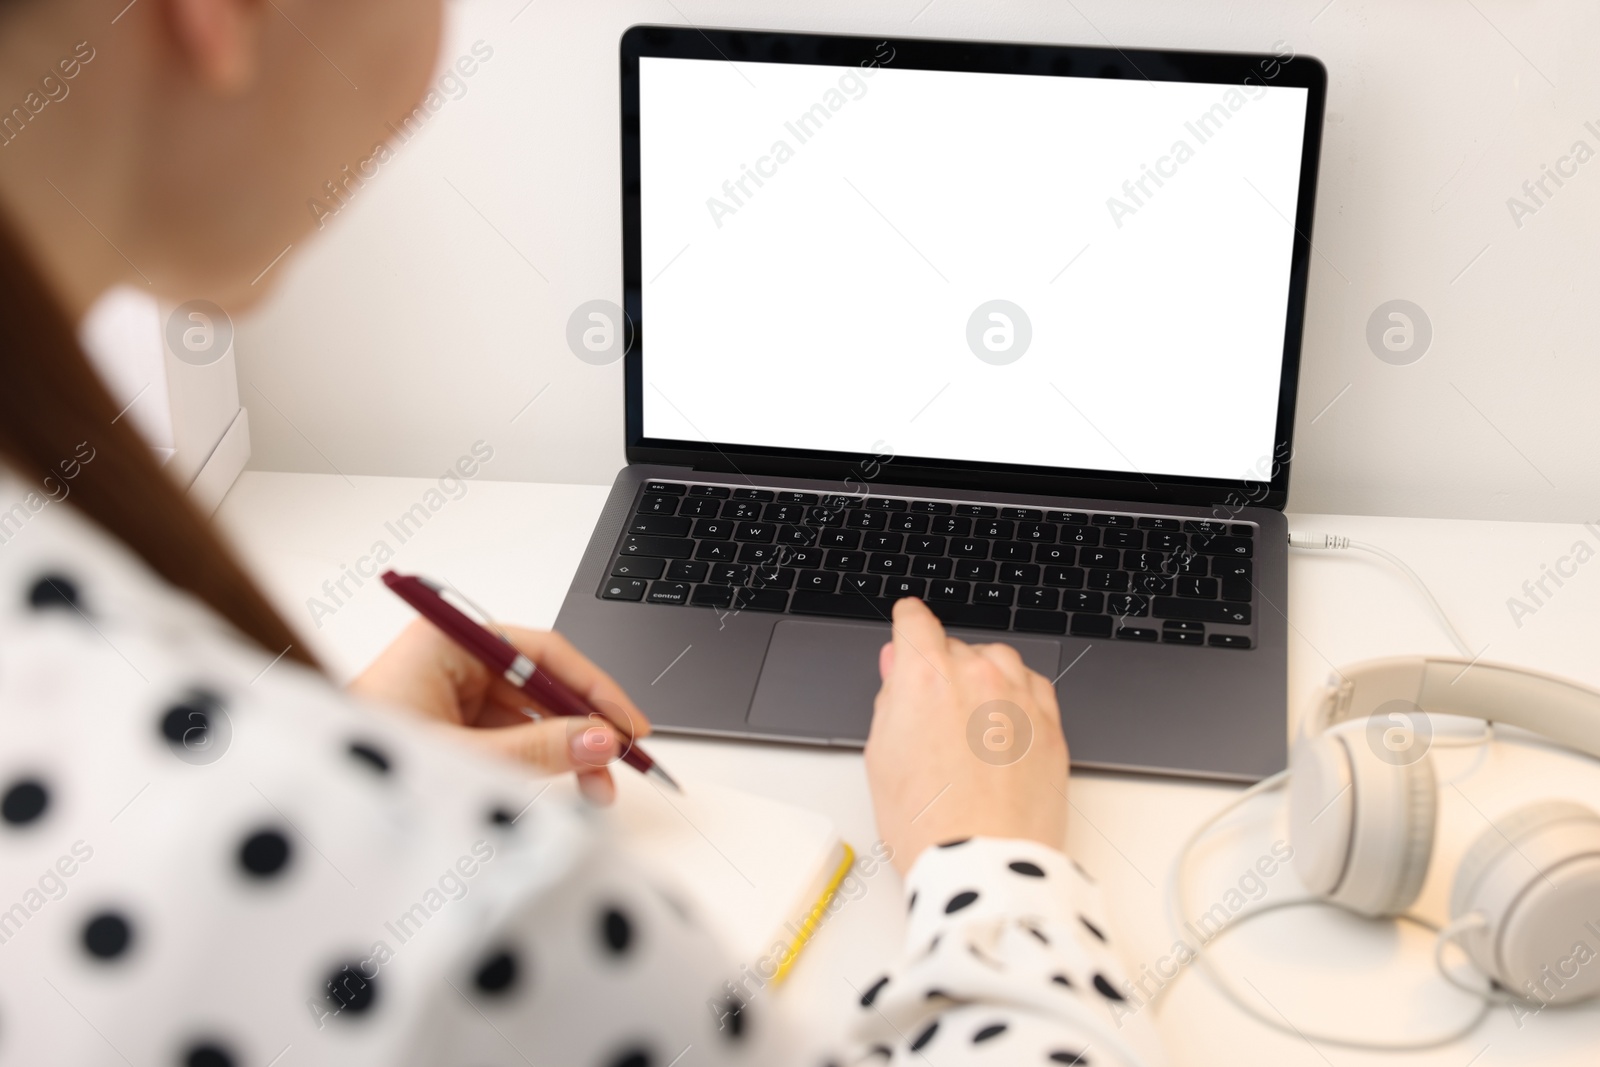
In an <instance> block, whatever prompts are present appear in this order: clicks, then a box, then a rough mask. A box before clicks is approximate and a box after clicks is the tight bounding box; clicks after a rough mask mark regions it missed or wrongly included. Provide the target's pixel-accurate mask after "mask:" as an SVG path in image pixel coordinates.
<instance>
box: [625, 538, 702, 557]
mask: <svg viewBox="0 0 1600 1067" xmlns="http://www.w3.org/2000/svg"><path fill="white" fill-rule="evenodd" d="M622 554H623V555H624V556H660V557H662V558H663V559H688V558H689V557H690V556H691V555H693V554H694V542H693V541H690V540H688V539H687V538H677V537H626V538H624V539H623V541H622Z"/></svg>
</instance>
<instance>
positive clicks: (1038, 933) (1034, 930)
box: [1023, 926, 1050, 945]
mask: <svg viewBox="0 0 1600 1067" xmlns="http://www.w3.org/2000/svg"><path fill="white" fill-rule="evenodd" d="M1023 929H1024V930H1026V931H1028V933H1030V934H1032V935H1033V936H1034V938H1035V939H1037V940H1038V942H1039V944H1041V945H1048V944H1050V939H1049V938H1048V937H1046V936H1044V931H1043V930H1041V929H1039V928H1038V927H1037V926H1024V927H1023Z"/></svg>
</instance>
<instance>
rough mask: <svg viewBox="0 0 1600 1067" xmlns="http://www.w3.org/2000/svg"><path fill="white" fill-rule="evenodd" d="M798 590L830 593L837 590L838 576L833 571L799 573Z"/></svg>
mask: <svg viewBox="0 0 1600 1067" xmlns="http://www.w3.org/2000/svg"><path fill="white" fill-rule="evenodd" d="M800 588H801V589H811V590H815V591H816V592H819V593H831V592H833V591H834V590H836V589H838V588H839V575H838V574H837V573H835V572H833V571H801V572H800Z"/></svg>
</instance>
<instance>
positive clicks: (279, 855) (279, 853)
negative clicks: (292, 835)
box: [239, 830, 290, 878]
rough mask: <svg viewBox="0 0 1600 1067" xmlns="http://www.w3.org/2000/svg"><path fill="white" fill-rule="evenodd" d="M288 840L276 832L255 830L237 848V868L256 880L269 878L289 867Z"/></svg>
mask: <svg viewBox="0 0 1600 1067" xmlns="http://www.w3.org/2000/svg"><path fill="white" fill-rule="evenodd" d="M289 852H290V850H289V839H288V838H287V837H284V836H283V835H282V834H280V833H279V832H278V831H276V830H257V831H256V832H255V833H253V834H251V835H250V836H249V837H247V838H245V839H244V844H242V845H240V846H239V866H241V867H243V868H244V870H245V873H246V874H249V875H252V876H253V877H256V878H271V877H272V876H273V875H275V874H278V873H280V872H281V871H282V870H283V869H284V868H285V867H287V866H288V865H289Z"/></svg>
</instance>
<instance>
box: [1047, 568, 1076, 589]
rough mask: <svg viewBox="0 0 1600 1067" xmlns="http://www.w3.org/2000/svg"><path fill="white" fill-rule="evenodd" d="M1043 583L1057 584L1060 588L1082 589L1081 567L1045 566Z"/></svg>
mask: <svg viewBox="0 0 1600 1067" xmlns="http://www.w3.org/2000/svg"><path fill="white" fill-rule="evenodd" d="M1044 584H1045V585H1054V586H1059V587H1061V588H1062V589H1082V588H1083V568H1081V567H1046V568H1045V569H1044Z"/></svg>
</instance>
